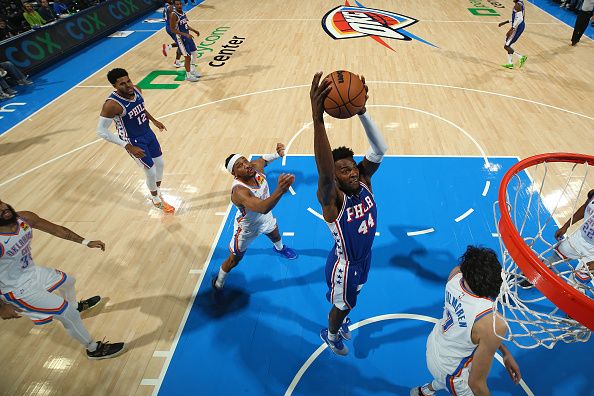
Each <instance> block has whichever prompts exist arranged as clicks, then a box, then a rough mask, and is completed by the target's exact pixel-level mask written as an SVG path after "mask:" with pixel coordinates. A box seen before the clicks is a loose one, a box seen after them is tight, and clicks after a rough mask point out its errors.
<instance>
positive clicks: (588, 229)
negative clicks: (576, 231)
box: [580, 194, 594, 245]
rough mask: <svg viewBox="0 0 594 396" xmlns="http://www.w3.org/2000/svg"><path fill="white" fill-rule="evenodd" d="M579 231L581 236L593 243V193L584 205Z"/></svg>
mask: <svg viewBox="0 0 594 396" xmlns="http://www.w3.org/2000/svg"><path fill="white" fill-rule="evenodd" d="M580 231H581V233H582V237H583V238H584V239H585V240H586V241H587V242H589V243H591V244H592V245H594V194H592V195H591V196H590V200H589V201H588V204H587V205H586V208H585V211H584V224H582V226H581V228H580Z"/></svg>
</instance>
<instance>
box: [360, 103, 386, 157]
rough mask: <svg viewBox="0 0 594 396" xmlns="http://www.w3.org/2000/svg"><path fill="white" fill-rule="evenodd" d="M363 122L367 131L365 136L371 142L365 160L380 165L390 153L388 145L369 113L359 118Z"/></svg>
mask: <svg viewBox="0 0 594 396" xmlns="http://www.w3.org/2000/svg"><path fill="white" fill-rule="evenodd" d="M359 119H360V120H361V124H363V128H364V129H365V134H366V135H367V140H368V141H369V145H370V146H371V147H369V150H367V153H366V154H365V158H367V159H368V160H369V161H371V162H375V163H376V164H379V163H380V162H382V159H383V158H384V154H385V153H386V151H388V145H387V144H386V141H385V140H384V137H383V136H382V133H381V132H380V130H379V129H378V128H377V126H376V125H375V123H374V122H373V120H372V119H371V117H370V116H369V114H368V113H367V112H365V113H363V114H362V115H360V116H359Z"/></svg>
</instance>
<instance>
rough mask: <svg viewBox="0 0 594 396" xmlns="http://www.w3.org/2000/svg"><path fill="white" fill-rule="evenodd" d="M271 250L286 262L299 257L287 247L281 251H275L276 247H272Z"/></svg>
mask: <svg viewBox="0 0 594 396" xmlns="http://www.w3.org/2000/svg"><path fill="white" fill-rule="evenodd" d="M272 250H274V251H275V252H276V253H278V254H280V255H281V256H283V257H284V258H286V259H287V260H295V259H296V258H297V257H299V256H298V255H297V252H296V251H294V250H293V249H291V248H290V247H288V246H287V245H284V246H283V248H282V249H281V250H277V249H276V247H274V246H273V247H272Z"/></svg>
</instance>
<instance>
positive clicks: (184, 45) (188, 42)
mask: <svg viewBox="0 0 594 396" xmlns="http://www.w3.org/2000/svg"><path fill="white" fill-rule="evenodd" d="M175 41H176V42H177V45H178V48H179V50H180V51H181V53H182V55H183V56H190V55H192V52H194V51H196V44H194V40H192V39H189V38H187V37H186V36H180V35H176V38H175Z"/></svg>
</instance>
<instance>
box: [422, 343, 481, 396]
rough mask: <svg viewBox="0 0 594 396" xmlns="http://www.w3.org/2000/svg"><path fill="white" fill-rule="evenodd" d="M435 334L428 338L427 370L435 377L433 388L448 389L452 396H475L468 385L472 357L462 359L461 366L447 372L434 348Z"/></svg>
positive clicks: (432, 383)
mask: <svg viewBox="0 0 594 396" xmlns="http://www.w3.org/2000/svg"><path fill="white" fill-rule="evenodd" d="M434 342H435V341H434V340H433V332H431V334H430V335H429V337H428V338H427V351H426V357H427V368H428V369H429V372H430V373H431V375H432V376H433V381H432V382H431V386H432V387H433V389H435V390H436V391H437V390H443V389H446V390H447V391H448V392H449V393H450V394H451V395H456V396H473V395H474V394H473V393H472V390H471V389H470V386H469V385H468V376H469V375H470V367H471V365H472V357H469V358H466V359H462V361H461V362H460V365H459V366H458V367H457V368H456V369H455V370H454V371H453V372H449V373H448V372H447V370H445V368H444V367H442V366H441V365H440V361H441V360H440V358H439V356H438V355H437V353H436V351H435V349H434V348H433V343H434Z"/></svg>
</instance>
